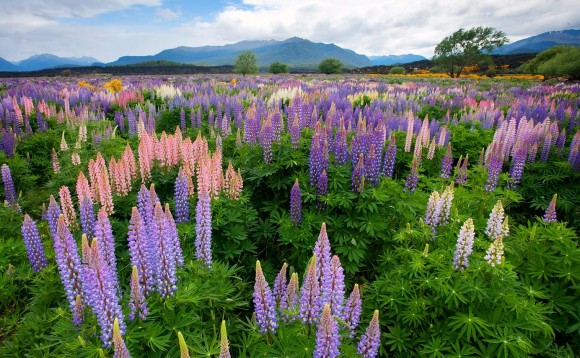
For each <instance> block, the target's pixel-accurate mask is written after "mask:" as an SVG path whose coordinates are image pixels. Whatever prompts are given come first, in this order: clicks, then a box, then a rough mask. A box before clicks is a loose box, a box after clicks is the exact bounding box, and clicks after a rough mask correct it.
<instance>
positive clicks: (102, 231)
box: [95, 208, 119, 289]
mask: <svg viewBox="0 0 580 358" xmlns="http://www.w3.org/2000/svg"><path fill="white" fill-rule="evenodd" d="M95 237H97V238H99V249H100V250H101V257H102V258H103V260H105V262H106V263H107V265H108V266H109V267H110V269H111V272H114V273H115V275H114V276H113V280H114V282H115V287H116V288H117V289H118V288H119V279H118V278H117V274H116V273H117V259H116V257H115V238H114V236H113V228H112V227H111V222H110V221H109V216H108V215H107V212H106V211H105V210H104V208H101V210H99V213H98V214H97V222H96V223H95Z"/></svg>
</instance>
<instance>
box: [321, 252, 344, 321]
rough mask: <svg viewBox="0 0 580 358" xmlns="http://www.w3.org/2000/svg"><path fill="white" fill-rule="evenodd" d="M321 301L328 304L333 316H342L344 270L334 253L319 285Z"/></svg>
mask: <svg viewBox="0 0 580 358" xmlns="http://www.w3.org/2000/svg"><path fill="white" fill-rule="evenodd" d="M321 291H322V293H321V297H322V299H321V303H322V304H330V311H331V313H332V315H333V316H337V317H342V310H343V304H344V270H343V268H342V265H341V264H340V259H339V258H338V256H336V255H334V256H333V257H332V259H331V260H330V265H328V266H327V267H326V272H325V273H324V277H323V282H322V287H321Z"/></svg>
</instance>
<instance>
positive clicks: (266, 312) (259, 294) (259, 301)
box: [254, 261, 278, 336]
mask: <svg viewBox="0 0 580 358" xmlns="http://www.w3.org/2000/svg"><path fill="white" fill-rule="evenodd" d="M254 312H255V313H256V322H257V323H258V327H259V330H260V333H262V334H267V335H268V336H269V335H270V334H276V329H277V328H278V320H277V317H276V302H275V301H274V297H273V295H272V290H270V286H268V282H267V281H266V278H265V277H264V273H263V272H262V266H261V265H260V261H256V281H255V283H254Z"/></svg>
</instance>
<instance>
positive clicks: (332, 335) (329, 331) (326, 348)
mask: <svg viewBox="0 0 580 358" xmlns="http://www.w3.org/2000/svg"><path fill="white" fill-rule="evenodd" d="M339 346H340V335H339V334H338V324H337V323H336V321H335V320H334V318H333V317H332V313H331V311H330V305H329V304H328V303H327V304H326V305H324V309H323V310H322V317H321V318H320V324H319V325H318V332H317V333H316V348H315V349H314V354H313V357H314V358H334V357H338V356H339V355H340V352H339V350H338V347H339Z"/></svg>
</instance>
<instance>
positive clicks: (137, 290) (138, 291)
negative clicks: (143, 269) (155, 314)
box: [129, 266, 149, 321]
mask: <svg viewBox="0 0 580 358" xmlns="http://www.w3.org/2000/svg"><path fill="white" fill-rule="evenodd" d="M140 281H141V279H140V278H139V271H138V269H137V266H133V270H132V271H131V296H130V298H129V307H130V308H131V312H130V313H129V320H131V321H132V320H134V319H135V317H139V318H140V319H141V320H142V321H144V320H145V319H146V318H147V315H148V314H149V311H148V310H147V302H146V301H145V295H144V294H143V288H142V287H141V284H140V283H139V282H140Z"/></svg>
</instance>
